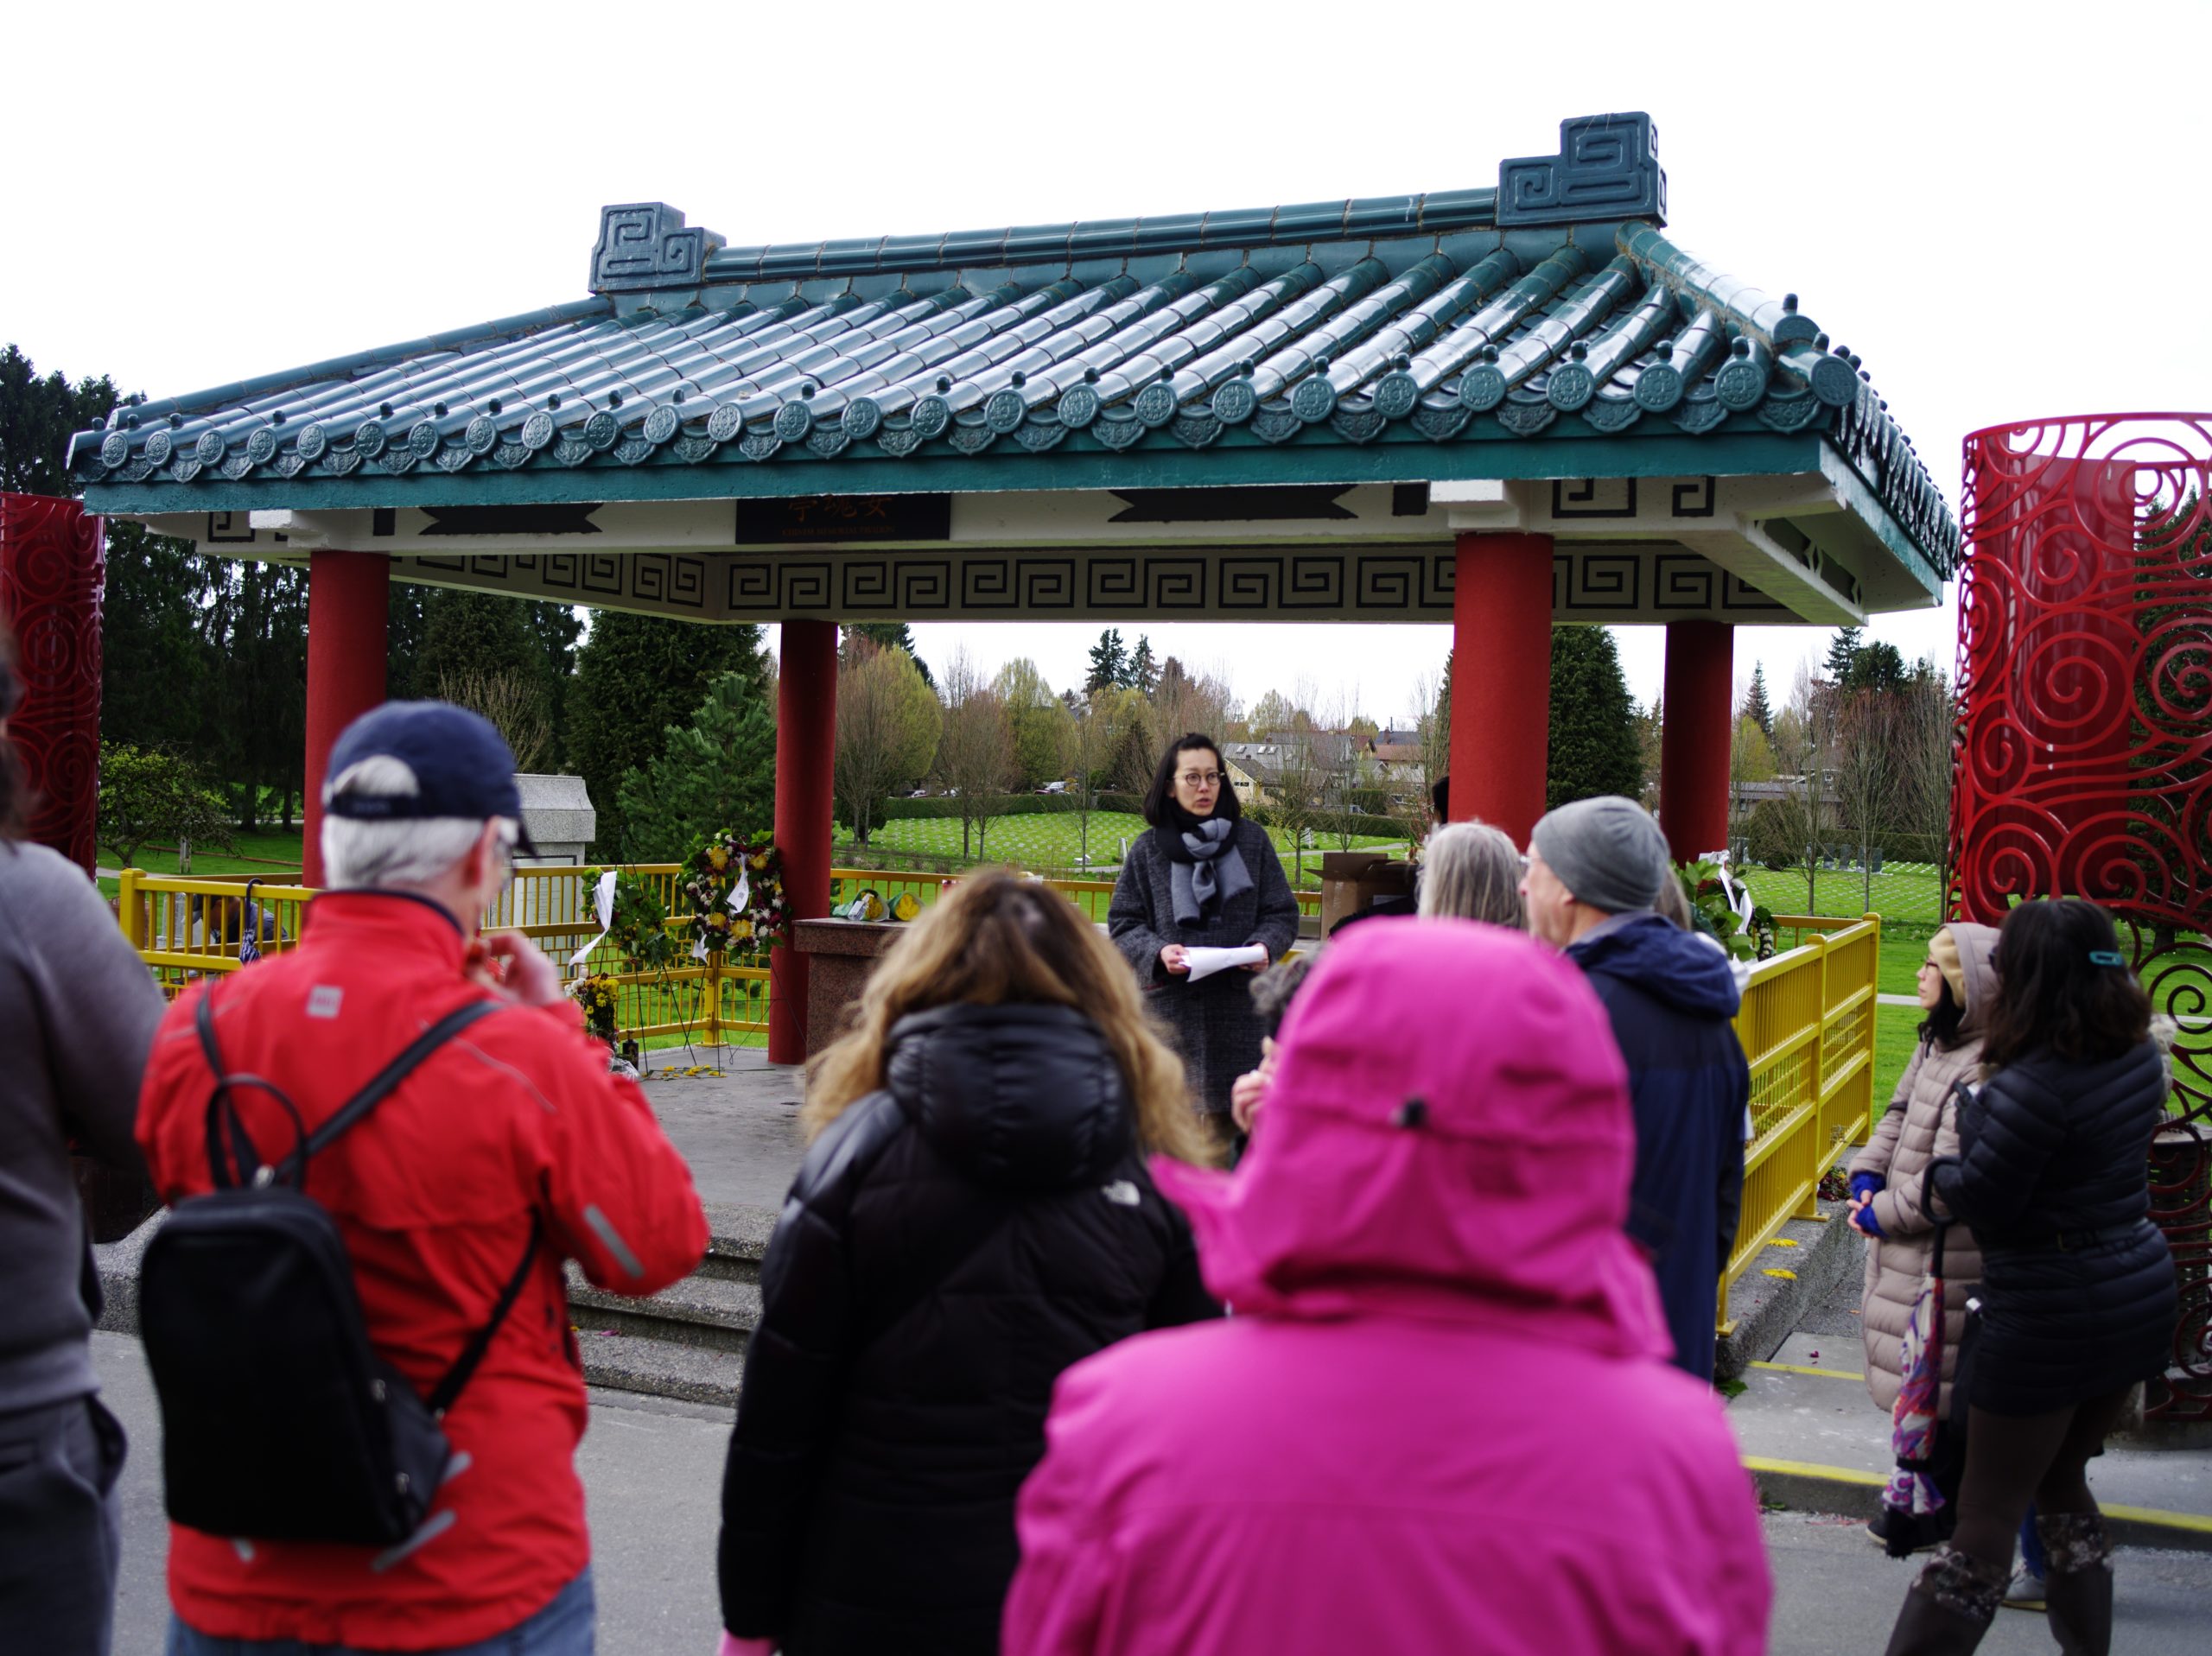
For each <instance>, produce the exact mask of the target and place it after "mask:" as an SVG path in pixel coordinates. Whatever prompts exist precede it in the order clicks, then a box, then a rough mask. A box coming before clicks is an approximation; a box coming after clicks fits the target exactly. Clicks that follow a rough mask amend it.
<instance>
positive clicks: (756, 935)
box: [682, 828, 791, 960]
mask: <svg viewBox="0 0 2212 1656" xmlns="http://www.w3.org/2000/svg"><path fill="white" fill-rule="evenodd" d="M682 895H683V897H684V898H686V899H688V900H689V901H690V904H691V916H690V923H689V924H688V925H687V926H686V927H685V928H684V929H685V930H687V931H688V932H689V933H690V936H691V954H692V956H693V958H694V959H697V960H704V959H705V958H706V957H707V956H708V955H725V954H727V955H739V956H741V957H744V958H747V959H751V958H753V957H756V956H758V955H762V954H765V953H766V951H767V949H769V948H770V947H771V946H772V944H775V943H779V942H783V941H784V940H785V938H786V937H788V936H790V935H791V904H790V903H789V902H788V901H787V900H786V899H785V896H784V853H782V852H781V851H779V849H777V847H776V842H775V841H774V839H773V838H772V837H771V836H770V835H768V834H753V835H749V836H748V835H744V834H736V833H734V832H732V831H731V830H730V829H728V828H724V829H722V830H721V833H719V834H709V836H708V837H707V838H706V839H705V840H703V841H698V842H697V843H696V844H695V845H694V846H693V847H692V848H691V854H690V856H689V857H687V858H685V859H684V861H683V887H682Z"/></svg>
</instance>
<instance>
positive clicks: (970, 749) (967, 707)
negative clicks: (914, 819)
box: [937, 649, 1020, 858]
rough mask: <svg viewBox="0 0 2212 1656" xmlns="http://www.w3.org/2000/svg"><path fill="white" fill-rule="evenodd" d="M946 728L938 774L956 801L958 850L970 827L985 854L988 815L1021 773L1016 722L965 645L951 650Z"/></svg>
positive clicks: (998, 808)
mask: <svg viewBox="0 0 2212 1656" xmlns="http://www.w3.org/2000/svg"><path fill="white" fill-rule="evenodd" d="M944 702H945V708H944V734H943V735H942V736H941V737H940V739H938V750H937V773H938V777H940V778H941V779H942V780H943V781H944V784H945V785H946V786H947V787H949V788H950V789H951V790H952V791H953V794H954V796H955V797H956V798H957V799H958V800H959V802H960V854H961V856H962V857H963V858H965V857H966V856H967V855H968V830H969V828H970V826H973V827H974V828H975V830H976V855H977V856H978V857H981V856H983V855H984V854H986V853H985V847H986V845H987V843H988V839H989V834H990V819H991V818H992V817H994V816H995V815H1000V814H1001V812H1003V811H1004V809H1006V796H1007V791H1008V790H1011V789H1012V788H1013V786H1014V782H1015V780H1016V778H1017V777H1018V775H1019V773H1020V762H1019V759H1018V758H1017V756H1016V754H1015V752H1014V720H1013V718H1012V717H1011V716H1010V714H1009V713H1008V711H1007V704H1006V702H1005V701H1003V700H1002V699H1001V697H1000V696H999V695H998V693H997V692H996V691H995V690H993V689H992V688H990V687H989V686H988V685H987V684H985V683H984V682H983V679H982V675H981V674H980V673H978V672H977V671H976V663H975V661H974V659H973V658H972V657H970V656H969V654H968V652H967V650H964V649H961V650H954V651H953V652H952V657H951V659H950V661H948V662H947V663H946V664H945V667H944Z"/></svg>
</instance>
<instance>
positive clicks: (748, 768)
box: [615, 673, 776, 862]
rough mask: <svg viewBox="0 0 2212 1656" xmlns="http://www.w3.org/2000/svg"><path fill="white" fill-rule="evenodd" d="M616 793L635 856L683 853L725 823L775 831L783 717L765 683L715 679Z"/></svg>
mask: <svg viewBox="0 0 2212 1656" xmlns="http://www.w3.org/2000/svg"><path fill="white" fill-rule="evenodd" d="M615 798H616V803H618V804H619V805H620V808H621V812H622V822H623V828H622V834H623V839H622V854H623V855H624V856H625V857H626V859H628V860H630V861H632V862H674V861H677V860H679V859H681V858H682V857H683V856H684V855H686V854H687V853H689V852H690V847H691V845H692V842H693V841H695V840H697V839H700V838H702V837H703V836H705V835H707V834H714V833H717V832H719V831H720V830H721V829H723V828H734V829H735V830H736V831H737V832H738V833H740V834H750V833H756V832H758V833H766V832H767V831H769V829H770V828H772V827H773V826H774V823H775V820H776V723H775V720H774V717H773V716H772V714H771V712H770V710H769V707H768V699H767V696H766V693H765V691H764V689H763V687H762V686H761V685H760V682H758V681H757V680H755V679H753V678H752V677H750V676H747V675H746V674H744V673H724V674H723V675H722V676H721V677H719V678H717V679H715V682H713V683H712V684H710V685H709V686H708V687H707V699H706V701H704V702H702V704H701V705H700V707H699V710H698V711H697V712H696V714H693V715H692V718H691V720H690V723H689V724H687V725H684V726H671V727H670V728H669V729H667V730H665V731H664V732H663V733H662V746H661V751H660V752H659V753H658V755H657V756H655V757H654V758H652V760H651V761H650V762H649V763H647V764H645V765H639V766H637V767H635V768H633V769H632V770H630V771H626V772H625V773H624V775H623V777H622V783H621V786H620V790H619V791H618V792H617V794H616V796H615Z"/></svg>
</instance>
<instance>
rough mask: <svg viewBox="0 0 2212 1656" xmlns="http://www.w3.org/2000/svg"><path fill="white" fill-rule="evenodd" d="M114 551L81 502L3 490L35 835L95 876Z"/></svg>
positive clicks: (6, 602) (18, 733)
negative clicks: (105, 617)
mask: <svg viewBox="0 0 2212 1656" xmlns="http://www.w3.org/2000/svg"><path fill="white" fill-rule="evenodd" d="M106 548H107V534H106V526H105V524H104V523H102V522H101V520H100V519H99V518H98V517H92V516H90V515H88V514H87V513H86V511H85V510H84V508H83V507H81V506H79V504H77V503H76V502H75V501H73V500H62V499H57V498H54V497H52V496H48V495H37V494H0V622H4V623H6V624H7V625H9V626H10V627H11V628H12V629H13V630H14V631H15V635H16V663H17V667H18V669H19V671H20V672H21V674H22V688H23V699H22V705H21V706H20V707H17V708H16V714H15V716H14V717H13V718H12V719H10V720H9V721H8V738H9V740H10V742H11V743H12V744H13V745H14V747H15V749H16V753H17V754H18V755H20V756H21V758H22V762H23V768H24V770H25V771H26V772H28V774H29V781H30V800H31V815H30V821H29V824H28V825H27V828H28V834H29V838H30V839H32V840H34V841H37V842H38V843H40V844H41V845H47V846H51V847H53V848H54V850H56V851H59V852H60V853H61V854H62V855H63V856H65V857H67V858H68V859H69V860H71V861H72V862H74V863H75V864H76V865H77V866H79V867H80V868H82V869H83V870H84V871H85V874H86V878H87V879H90V878H91V877H92V868H93V866H94V864H95V862H96V861H97V857H96V855H95V848H94V845H93V841H94V838H95V829H96V828H98V826H99V793H100V788H99V782H100V660H101V656H100V602H101V598H102V595H103V593H104V592H105V583H106V580H107V562H106ZM4 670H5V669H0V671H4Z"/></svg>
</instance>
